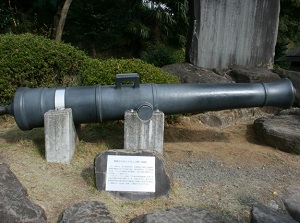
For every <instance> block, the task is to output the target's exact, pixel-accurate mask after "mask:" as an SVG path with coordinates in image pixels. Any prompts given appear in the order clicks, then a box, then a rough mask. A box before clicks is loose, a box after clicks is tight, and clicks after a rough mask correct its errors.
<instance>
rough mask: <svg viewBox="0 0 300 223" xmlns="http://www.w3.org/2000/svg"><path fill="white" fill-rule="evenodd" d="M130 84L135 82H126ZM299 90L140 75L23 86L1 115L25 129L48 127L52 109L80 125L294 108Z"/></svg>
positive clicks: (281, 84)
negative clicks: (66, 112) (149, 80)
mask: <svg viewBox="0 0 300 223" xmlns="http://www.w3.org/2000/svg"><path fill="white" fill-rule="evenodd" d="M125 82H126V83H128V82H131V83H133V84H123V83H125ZM294 97H295V89H294V87H293V85H292V83H291V81H290V80H288V79H281V80H278V81H275V82H271V83H254V84H253V83H252V84H248V83H239V84H236V83H224V84H140V81H139V76H138V75H137V74H122V75H120V74H118V75H117V76H116V85H110V86H101V85H96V86H81V87H57V88H27V87H21V88H19V89H18V90H17V91H16V93H15V96H14V101H13V103H12V104H11V105H7V106H1V107H0V114H11V115H13V116H14V118H15V121H16V123H17V125H18V126H19V128H20V129H22V130H30V129H33V128H36V127H42V126H43V125H44V114H45V113H46V112H47V111H49V110H55V109H64V108H71V109H72V114H73V120H74V123H75V124H81V123H92V122H102V121H106V120H118V119H123V118H124V113H125V111H127V110H131V109H134V110H136V111H137V113H138V115H139V117H140V119H142V120H148V119H150V118H151V117H152V112H153V111H154V110H160V111H162V112H164V113H165V114H167V115H168V114H182V113H199V112H204V111H217V110H225V109H235V108H250V107H263V106H275V107H281V108H289V107H291V106H292V104H293V101H294Z"/></svg>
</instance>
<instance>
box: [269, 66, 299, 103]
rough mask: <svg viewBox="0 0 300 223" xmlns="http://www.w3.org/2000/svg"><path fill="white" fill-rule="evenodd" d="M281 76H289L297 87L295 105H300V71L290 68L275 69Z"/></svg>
mask: <svg viewBox="0 0 300 223" xmlns="http://www.w3.org/2000/svg"><path fill="white" fill-rule="evenodd" d="M274 72H275V73H277V74H278V75H279V76H280V77H281V78H288V79H290V80H291V81H292V83H293V85H294V87H295V88H296V90H297V91H296V98H295V103H294V105H295V106H297V107H300V72H296V71H290V70H274Z"/></svg>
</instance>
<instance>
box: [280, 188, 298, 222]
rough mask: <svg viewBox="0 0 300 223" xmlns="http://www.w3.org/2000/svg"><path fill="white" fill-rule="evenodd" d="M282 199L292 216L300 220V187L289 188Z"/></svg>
mask: <svg viewBox="0 0 300 223" xmlns="http://www.w3.org/2000/svg"><path fill="white" fill-rule="evenodd" d="M282 200H283V203H284V206H285V209H286V210H287V212H288V213H289V214H290V216H291V217H292V218H293V219H295V220H296V221H298V222H300V188H297V189H294V188H293V189H289V190H288V192H287V194H285V195H284V196H283V198H282Z"/></svg>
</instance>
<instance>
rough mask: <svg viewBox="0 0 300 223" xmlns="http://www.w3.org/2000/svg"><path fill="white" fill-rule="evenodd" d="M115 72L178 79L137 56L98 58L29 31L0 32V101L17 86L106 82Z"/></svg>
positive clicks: (8, 99) (150, 79)
mask: <svg viewBox="0 0 300 223" xmlns="http://www.w3.org/2000/svg"><path fill="white" fill-rule="evenodd" d="M118 73H138V74H139V75H140V77H141V82H142V83H178V82H179V79H178V78H177V77H175V76H173V75H170V74H168V73H166V72H164V71H162V70H161V69H159V68H156V67H154V66H152V65H150V64H147V63H146V62H143V61H142V60H139V59H128V60H123V59H121V60H120V59H119V60H117V59H109V60H104V61H99V60H97V59H92V58H90V57H88V56H87V55H86V54H85V53H84V52H82V51H80V50H77V49H76V48H74V47H72V46H71V45H69V44H64V43H59V42H55V41H54V40H50V39H47V38H44V37H41V36H35V35H32V34H22V35H13V34H6V35H0V104H7V103H10V102H11V101H12V100H13V95H14V93H15V92H16V90H17V89H18V88H19V87H21V86H26V87H32V88H34V87H55V86H61V85H63V86H76V85H93V84H101V85H110V84H114V83H115V75H116V74H118Z"/></svg>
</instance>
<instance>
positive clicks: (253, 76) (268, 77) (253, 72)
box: [229, 68, 280, 83]
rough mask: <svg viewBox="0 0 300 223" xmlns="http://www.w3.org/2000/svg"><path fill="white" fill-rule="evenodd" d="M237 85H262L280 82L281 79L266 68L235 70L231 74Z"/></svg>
mask: <svg viewBox="0 0 300 223" xmlns="http://www.w3.org/2000/svg"><path fill="white" fill-rule="evenodd" d="M229 75H230V76H232V77H233V78H234V79H235V80H236V82H237V83H261V82H271V81H276V80H279V79H280V77H279V76H278V75H277V74H276V73H274V72H272V71H270V70H269V69H266V68H252V69H234V70H232V71H230V72H229Z"/></svg>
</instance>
